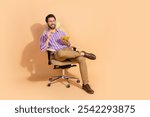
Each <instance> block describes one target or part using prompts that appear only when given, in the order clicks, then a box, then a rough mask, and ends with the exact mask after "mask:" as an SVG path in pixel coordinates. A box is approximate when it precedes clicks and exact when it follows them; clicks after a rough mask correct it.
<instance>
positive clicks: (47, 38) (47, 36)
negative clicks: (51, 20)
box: [46, 31, 52, 46]
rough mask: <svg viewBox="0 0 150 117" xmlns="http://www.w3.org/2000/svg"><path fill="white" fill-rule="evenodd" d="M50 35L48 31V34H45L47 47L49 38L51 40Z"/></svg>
mask: <svg viewBox="0 0 150 117" xmlns="http://www.w3.org/2000/svg"><path fill="white" fill-rule="evenodd" d="M51 35H52V33H51V32H50V31H48V32H47V33H46V46H48V42H49V40H50V38H51Z"/></svg>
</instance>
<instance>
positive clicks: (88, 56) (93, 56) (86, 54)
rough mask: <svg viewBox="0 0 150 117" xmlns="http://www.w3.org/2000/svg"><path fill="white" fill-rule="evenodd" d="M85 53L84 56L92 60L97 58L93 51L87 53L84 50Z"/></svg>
mask: <svg viewBox="0 0 150 117" xmlns="http://www.w3.org/2000/svg"><path fill="white" fill-rule="evenodd" d="M82 52H83V53H84V57H86V58H88V59H91V60H95V59H96V56H95V55H94V54H92V53H87V52H85V51H82Z"/></svg>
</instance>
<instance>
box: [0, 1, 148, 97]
mask: <svg viewBox="0 0 150 117" xmlns="http://www.w3.org/2000/svg"><path fill="white" fill-rule="evenodd" d="M149 6H150V2H149V0H44V1H43V0H42V1H41V0H30V1H29V0H27V1H25V0H13V1H10V0H1V1H0V15H1V16H0V99H100V100H101V99H112V100H114V99H118V100H120V99H127V100H128V99H150V93H149V90H150V85H149V83H150V54H149V53H150V46H149V43H150V16H149V12H150V7H149ZM49 13H54V14H55V15H56V17H57V19H58V21H60V22H61V24H62V26H63V27H64V29H65V31H66V32H67V34H68V35H70V37H71V39H70V40H71V42H72V45H75V46H77V47H78V49H79V50H85V51H89V52H93V53H95V54H96V55H97V60H96V61H90V60H87V64H88V71H89V80H90V84H91V86H92V87H93V89H94V90H95V94H94V95H89V94H87V93H85V92H84V91H83V90H81V86H80V85H76V84H75V83H74V82H73V84H72V85H71V88H69V89H68V88H66V87H65V86H64V85H63V83H62V82H57V83H55V84H53V85H52V86H51V87H47V86H46V85H47V83H48V78H49V77H50V76H51V75H55V74H58V73H59V71H54V70H52V66H48V65H47V56H46V53H41V52H40V49H39V37H40V35H41V33H42V31H43V29H44V25H45V22H44V19H45V16H46V15H47V14H49ZM68 72H69V74H73V75H75V76H76V77H79V78H80V74H79V69H78V67H76V68H72V69H70V70H68ZM64 83H65V82H64Z"/></svg>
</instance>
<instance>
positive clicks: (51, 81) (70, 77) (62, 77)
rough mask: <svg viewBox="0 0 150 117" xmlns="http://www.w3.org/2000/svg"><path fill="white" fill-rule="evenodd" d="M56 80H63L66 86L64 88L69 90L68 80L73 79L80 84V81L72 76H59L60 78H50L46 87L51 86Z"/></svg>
mask: <svg viewBox="0 0 150 117" xmlns="http://www.w3.org/2000/svg"><path fill="white" fill-rule="evenodd" d="M58 79H64V80H66V81H67V85H66V88H70V82H69V79H75V80H76V82H77V83H80V80H79V79H78V78H76V77H72V76H66V75H61V76H52V77H51V78H49V81H50V83H48V85H47V86H49V87H50V86H51V84H52V83H53V82H54V81H56V80H58Z"/></svg>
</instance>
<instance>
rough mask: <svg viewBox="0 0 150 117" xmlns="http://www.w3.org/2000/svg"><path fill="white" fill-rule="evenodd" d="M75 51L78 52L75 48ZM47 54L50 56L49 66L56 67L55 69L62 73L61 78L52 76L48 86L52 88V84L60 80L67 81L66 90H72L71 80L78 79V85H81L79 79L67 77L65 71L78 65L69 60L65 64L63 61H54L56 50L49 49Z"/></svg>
mask: <svg viewBox="0 0 150 117" xmlns="http://www.w3.org/2000/svg"><path fill="white" fill-rule="evenodd" d="M72 48H73V50H74V51H76V48H75V47H72ZM47 54H48V65H54V68H53V69H61V71H62V75H60V76H52V77H51V78H49V82H50V83H48V85H47V86H51V84H52V83H53V82H54V81H56V80H58V79H65V80H66V81H67V85H66V88H70V82H69V79H76V82H77V83H80V80H79V79H78V78H75V77H72V76H66V75H65V70H66V69H69V68H71V67H75V66H77V65H75V64H73V63H72V62H71V61H69V60H65V61H63V62H61V61H57V60H55V59H54V57H53V55H54V50H52V49H48V50H47Z"/></svg>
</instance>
